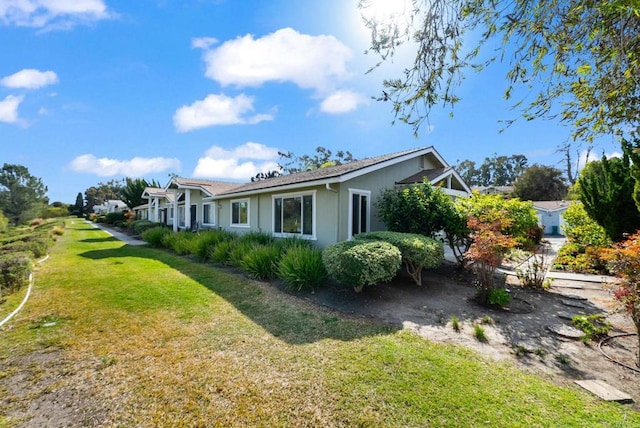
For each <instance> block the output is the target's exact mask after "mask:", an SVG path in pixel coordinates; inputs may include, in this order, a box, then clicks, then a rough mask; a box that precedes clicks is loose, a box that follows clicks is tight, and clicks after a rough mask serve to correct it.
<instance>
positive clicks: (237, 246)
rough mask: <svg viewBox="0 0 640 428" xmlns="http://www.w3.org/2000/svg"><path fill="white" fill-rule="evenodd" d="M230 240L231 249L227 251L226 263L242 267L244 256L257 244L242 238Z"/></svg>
mask: <svg viewBox="0 0 640 428" xmlns="http://www.w3.org/2000/svg"><path fill="white" fill-rule="evenodd" d="M231 242H232V243H233V244H232V245H231V251H229V258H228V260H227V263H228V264H230V265H231V266H233V267H235V268H238V269H242V261H243V260H244V258H245V256H246V255H247V254H249V253H250V252H251V251H252V250H253V249H254V248H255V247H256V246H257V244H255V243H253V242H250V241H249V242H245V241H242V240H234V241H231Z"/></svg>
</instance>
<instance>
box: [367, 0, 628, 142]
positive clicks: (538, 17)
mask: <svg viewBox="0 0 640 428" xmlns="http://www.w3.org/2000/svg"><path fill="white" fill-rule="evenodd" d="M370 3H371V1H369V0H361V1H360V7H361V9H362V10H363V12H366V9H367V8H368V7H369V6H371V5H370ZM412 5H413V8H412V9H411V10H412V17H411V18H410V19H405V17H403V16H398V17H396V19H393V20H387V21H381V20H376V19H375V18H371V19H367V20H366V21H365V22H366V24H367V26H368V27H369V29H370V30H371V50H372V51H373V52H374V53H376V54H378V55H380V57H381V58H382V61H385V60H389V59H390V58H391V57H392V56H393V55H394V53H395V52H396V50H397V48H398V47H399V46H400V45H402V44H403V43H405V42H407V41H414V42H416V43H417V53H416V55H415V60H414V63H413V64H412V65H409V66H407V67H405V71H404V75H403V76H402V77H400V78H395V79H390V80H386V81H385V82H384V89H383V91H382V95H381V96H380V97H379V99H380V100H384V101H391V102H392V103H393V110H394V112H395V114H396V118H398V119H399V120H401V121H402V122H406V123H409V124H411V125H413V127H414V130H415V131H416V132H417V131H418V129H419V127H420V125H421V123H423V122H424V121H425V120H427V119H428V115H429V112H430V110H431V109H432V108H433V107H434V106H436V105H438V104H443V105H445V106H451V107H453V106H454V105H455V104H456V103H457V102H458V101H460V97H459V96H458V95H457V94H456V89H457V87H458V86H459V84H460V82H461V81H462V80H463V78H464V75H465V73H466V72H468V71H470V70H471V69H475V70H482V69H485V68H486V67H487V66H488V65H489V64H491V63H492V62H495V61H496V60H500V61H505V62H508V63H509V64H510V69H509V71H508V72H507V74H506V82H507V85H506V88H505V97H506V98H507V99H511V98H512V95H513V94H514V89H515V88H522V89H524V91H523V92H524V93H526V94H527V95H526V96H529V95H530V94H531V93H532V92H533V97H532V98H530V101H529V100H528V99H525V98H522V99H516V100H515V103H514V107H516V108H519V109H521V110H522V114H523V116H524V117H525V118H526V119H532V118H536V117H542V118H559V119H560V121H562V122H566V123H568V124H571V125H572V126H573V127H574V133H573V134H574V138H575V139H581V140H585V141H591V140H592V139H593V138H594V137H595V136H596V135H599V134H609V133H611V132H617V131H619V132H622V133H627V132H629V133H631V134H632V135H638V134H639V133H640V129H639V127H638V125H639V122H640V120H639V119H640V97H639V96H638V93H640V79H639V78H638V76H640V59H639V56H640V19H638V17H639V16H640V3H638V2H637V1H635V0H633V1H630V0H611V1H600V0H567V1H560V0H544V1H543V0H537V1H526V0H514V1H507V0H428V1H427V0H412ZM470 36H473V37H470ZM470 39H471V40H475V41H474V42H473V44H472V45H471V46H468V45H465V43H463V42H465V41H468V40H470ZM494 41H501V43H502V48H501V49H497V50H494V45H492V42H494ZM485 46H486V47H488V48H489V49H490V50H491V51H493V52H496V51H497V54H495V56H492V57H489V58H486V59H485V58H482V57H481V55H480V53H481V52H483V47H485ZM536 83H538V84H539V85H537V86H534V84H536ZM508 123H509V122H508Z"/></svg>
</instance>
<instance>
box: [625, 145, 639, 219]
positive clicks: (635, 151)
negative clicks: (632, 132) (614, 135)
mask: <svg viewBox="0 0 640 428" xmlns="http://www.w3.org/2000/svg"><path fill="white" fill-rule="evenodd" d="M622 151H623V152H624V154H625V155H627V156H629V159H631V177H632V178H633V180H634V185H633V200H634V201H635V203H636V207H637V208H638V210H640V138H635V139H634V140H633V141H630V140H625V139H623V140H622Z"/></svg>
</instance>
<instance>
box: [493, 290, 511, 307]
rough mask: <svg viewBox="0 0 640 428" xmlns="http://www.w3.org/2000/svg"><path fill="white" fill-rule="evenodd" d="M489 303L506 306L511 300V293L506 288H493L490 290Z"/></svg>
mask: <svg viewBox="0 0 640 428" xmlns="http://www.w3.org/2000/svg"><path fill="white" fill-rule="evenodd" d="M488 300H489V304H490V305H493V306H499V307H501V308H504V307H505V306H507V305H508V304H509V302H511V294H509V292H507V290H505V289H504V288H492V289H490V290H489V297H488Z"/></svg>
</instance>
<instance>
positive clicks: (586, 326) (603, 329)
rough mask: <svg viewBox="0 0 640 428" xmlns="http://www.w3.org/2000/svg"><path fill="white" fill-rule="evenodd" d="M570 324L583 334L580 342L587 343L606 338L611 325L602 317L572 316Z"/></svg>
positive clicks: (596, 315) (598, 315)
mask: <svg viewBox="0 0 640 428" xmlns="http://www.w3.org/2000/svg"><path fill="white" fill-rule="evenodd" d="M571 322H572V324H573V325H574V326H575V327H577V328H579V329H580V330H582V331H583V332H584V336H582V341H583V342H584V343H588V342H589V341H590V340H599V339H602V338H603V337H606V336H607V335H608V334H609V332H610V331H611V323H609V321H607V319H606V318H605V316H604V315H602V314H594V315H574V317H573V318H572V319H571Z"/></svg>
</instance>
